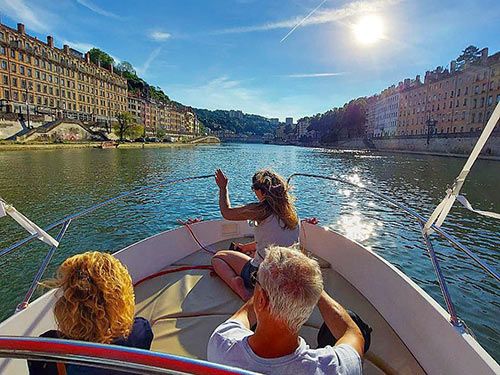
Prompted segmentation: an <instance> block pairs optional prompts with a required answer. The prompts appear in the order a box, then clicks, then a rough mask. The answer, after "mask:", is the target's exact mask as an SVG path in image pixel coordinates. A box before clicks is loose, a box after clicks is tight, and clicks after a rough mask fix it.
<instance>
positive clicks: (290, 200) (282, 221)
mask: <svg viewBox="0 0 500 375" xmlns="http://www.w3.org/2000/svg"><path fill="white" fill-rule="evenodd" d="M215 182H216V183H217V185H218V187H219V207H220V212H221V214H222V216H223V217H224V219H226V220H251V221H253V222H254V223H255V224H256V227H255V242H252V243H249V244H245V245H242V244H237V247H238V248H239V250H240V251H234V250H223V251H219V252H217V253H216V254H215V256H214V257H213V258H212V266H213V267H214V271H215V272H216V273H217V274H218V275H219V276H220V277H221V279H222V280H224V281H225V282H226V284H227V285H229V287H230V288H231V289H232V290H233V291H234V292H236V293H237V294H238V295H239V296H240V297H241V299H243V300H244V301H247V300H248V299H249V298H250V297H251V295H252V291H253V287H254V285H253V283H252V277H251V276H252V275H253V274H254V273H255V272H256V271H257V268H258V267H259V264H260V263H261V262H262V260H263V259H264V258H265V255H266V248H267V247H268V246H269V245H280V246H290V245H292V244H294V243H296V242H298V240H299V219H298V216H297V212H296V210H295V206H294V197H293V196H292V195H291V194H290V187H289V186H288V184H287V183H286V181H285V180H284V178H283V177H281V176H280V175H278V174H277V173H274V172H273V171H271V170H268V169H264V170H260V171H258V172H257V173H255V174H254V175H253V177H252V190H253V191H254V193H255V196H256V197H257V199H258V200H259V202H256V203H250V204H247V205H245V206H242V207H231V203H230V200H229V193H228V178H227V177H226V176H225V175H224V173H223V172H222V171H221V170H220V169H218V170H217V171H216V173H215Z"/></svg>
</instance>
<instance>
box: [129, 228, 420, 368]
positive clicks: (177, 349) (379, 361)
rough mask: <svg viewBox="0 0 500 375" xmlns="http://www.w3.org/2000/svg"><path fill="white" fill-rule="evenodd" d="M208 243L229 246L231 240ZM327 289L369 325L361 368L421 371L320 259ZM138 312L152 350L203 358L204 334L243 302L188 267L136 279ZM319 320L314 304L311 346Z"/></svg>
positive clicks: (204, 257)
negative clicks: (148, 332)
mask: <svg viewBox="0 0 500 375" xmlns="http://www.w3.org/2000/svg"><path fill="white" fill-rule="evenodd" d="M235 240H236V241H238V242H248V241H249V239H248V238H244V239H232V240H228V241H222V242H219V243H216V244H213V245H212V246H210V247H211V248H212V249H227V248H228V247H229V243H230V242H231V241H235ZM210 258H211V254H208V253H207V252H204V251H202V250H200V251H197V252H195V253H193V254H191V255H189V256H187V257H185V258H183V259H181V260H179V261H177V262H175V263H174V264H172V265H170V266H169V267H168V268H167V269H178V268H179V266H199V265H210ZM319 261H320V265H321V268H322V272H323V277H324V283H325V289H326V291H327V292H328V293H329V294H330V295H331V296H332V297H334V298H335V299H336V300H337V301H338V302H339V303H341V304H342V305H343V306H344V307H346V308H348V309H351V310H353V311H356V312H357V313H358V314H359V315H360V316H361V317H362V319H363V320H365V321H366V322H367V323H368V324H369V325H370V326H371V327H372V328H373V332H372V343H371V348H370V350H369V351H368V353H367V354H366V356H365V360H364V373H365V374H380V373H389V374H392V373H394V374H395V373H398V374H423V373H424V371H423V370H422V368H421V367H420V365H419V364H418V362H417V361H416V360H415V358H414V357H413V356H412V354H411V353H410V352H409V350H408V349H407V348H406V346H405V345H404V343H403V342H402V341H401V340H400V339H399V337H398V336H397V335H396V333H395V332H394V331H393V329H392V328H391V327H390V326H389V324H388V323H387V322H386V321H385V320H384V318H383V317H382V316H381V315H380V314H379V313H378V312H377V310H376V309H375V308H374V307H373V306H372V305H371V304H370V302H369V301H368V300H367V299H366V298H365V297H364V296H363V295H361V294H360V293H359V292H358V291H357V290H356V289H355V288H354V287H353V286H352V285H351V284H350V283H349V282H348V281H347V280H346V279H345V278H343V277H342V276H341V275H340V274H338V273H337V272H335V271H334V270H333V269H332V268H331V267H330V265H329V263H327V262H325V261H324V260H321V259H320V260H319ZM135 294H136V314H137V315H138V316H142V317H144V318H147V319H149V321H150V322H151V324H152V327H153V332H154V335H155V338H154V341H153V344H152V347H151V349H152V350H154V351H158V352H164V353H170V354H176V355H181V356H186V357H190V358H198V359H206V348H207V343H208V339H209V337H210V335H211V333H212V332H213V331H214V329H215V328H216V327H217V326H218V325H219V324H220V323H222V322H223V321H225V320H226V319H228V318H229V317H230V316H231V315H232V314H233V313H234V312H235V311H236V310H237V309H238V308H239V307H240V306H241V305H242V301H241V300H240V299H239V298H238V296H237V295H236V294H234V293H233V292H232V291H231V289H230V288H229V287H228V286H227V285H226V284H225V283H224V282H223V281H222V280H221V279H220V278H219V277H217V276H216V275H213V274H211V272H210V270H204V269H188V270H184V271H178V272H172V273H167V274H164V275H161V276H157V277H155V278H152V279H150V280H146V281H144V282H142V283H140V284H139V285H138V286H136V288H135ZM322 323H323V320H322V318H321V315H320V314H319V311H318V309H317V308H316V309H315V310H314V312H313V314H312V315H311V317H310V319H309V320H308V321H307V323H306V324H305V325H304V327H303V328H302V330H301V332H300V334H301V336H302V337H303V338H304V339H305V340H306V342H307V343H308V344H309V346H310V347H312V348H315V347H316V346H317V341H316V336H317V333H318V330H319V327H320V326H321V324H322Z"/></svg>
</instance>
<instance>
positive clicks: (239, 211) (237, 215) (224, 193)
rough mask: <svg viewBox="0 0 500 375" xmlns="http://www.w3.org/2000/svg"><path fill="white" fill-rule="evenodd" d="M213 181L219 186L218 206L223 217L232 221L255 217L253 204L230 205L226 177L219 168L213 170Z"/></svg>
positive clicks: (253, 218)
mask: <svg viewBox="0 0 500 375" xmlns="http://www.w3.org/2000/svg"><path fill="white" fill-rule="evenodd" d="M215 182H216V183H217V186H219V208H220V213H221V214H222V217H223V218H224V219H226V220H234V221H240V220H255V219H256V216H257V215H256V209H255V208H256V207H255V206H256V205H255V204H248V205H246V206H242V207H231V201H230V200H229V192H228V189H227V184H228V178H227V177H226V176H225V175H224V173H223V172H222V171H221V170H220V169H217V171H216V172H215Z"/></svg>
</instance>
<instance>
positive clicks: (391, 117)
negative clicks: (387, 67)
mask: <svg viewBox="0 0 500 375" xmlns="http://www.w3.org/2000/svg"><path fill="white" fill-rule="evenodd" d="M399 98H400V93H399V87H396V86H394V85H393V86H391V87H388V88H386V89H385V90H384V91H382V92H381V93H380V95H378V97H377V100H376V102H375V103H373V107H374V108H373V110H374V119H373V136H374V137H385V136H393V135H396V127H397V122H398V115H399ZM372 116H373V114H372Z"/></svg>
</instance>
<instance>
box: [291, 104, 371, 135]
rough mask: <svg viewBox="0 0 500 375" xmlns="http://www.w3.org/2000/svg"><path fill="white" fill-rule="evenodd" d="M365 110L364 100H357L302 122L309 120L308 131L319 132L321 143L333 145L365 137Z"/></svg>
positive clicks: (306, 118)
mask: <svg viewBox="0 0 500 375" xmlns="http://www.w3.org/2000/svg"><path fill="white" fill-rule="evenodd" d="M366 109H367V104H366V98H358V99H354V100H351V101H350V102H349V103H346V104H345V105H344V106H343V107H342V108H333V109H331V110H329V111H327V112H325V113H318V114H317V115H315V116H312V117H305V118H304V120H309V123H310V125H309V128H308V130H315V131H317V132H319V137H320V140H321V141H322V142H328V143H333V142H337V141H341V140H346V139H350V138H357V137H363V136H364V135H365V122H366ZM299 121H300V120H299Z"/></svg>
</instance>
